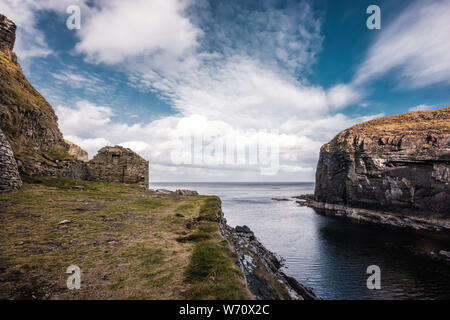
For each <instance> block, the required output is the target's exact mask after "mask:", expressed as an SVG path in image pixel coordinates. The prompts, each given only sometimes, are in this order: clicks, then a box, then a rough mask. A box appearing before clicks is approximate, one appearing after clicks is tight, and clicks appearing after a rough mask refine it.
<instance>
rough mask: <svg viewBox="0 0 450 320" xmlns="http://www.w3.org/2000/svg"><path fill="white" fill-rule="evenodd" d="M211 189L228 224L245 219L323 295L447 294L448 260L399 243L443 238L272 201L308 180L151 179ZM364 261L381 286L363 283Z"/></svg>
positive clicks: (446, 245) (439, 243)
mask: <svg viewBox="0 0 450 320" xmlns="http://www.w3.org/2000/svg"><path fill="white" fill-rule="evenodd" d="M150 188H152V189H158V188H163V189H169V190H175V189H180V188H182V189H191V190H197V191H198V192H199V193H201V194H211V195H217V196H219V197H220V198H221V199H222V209H223V211H224V214H225V217H226V218H227V220H228V224H229V225H231V226H233V227H234V226H236V225H247V226H249V227H250V228H251V229H252V230H253V231H254V232H255V235H256V236H257V237H258V239H259V240H260V241H261V242H262V243H263V244H264V245H265V246H266V247H267V248H268V249H269V250H271V251H273V252H275V253H277V254H279V255H281V256H282V257H283V258H284V259H285V260H286V266H285V270H284V271H285V272H286V273H287V274H289V275H291V276H293V277H295V278H296V279H297V280H298V281H299V282H301V283H302V284H304V285H307V286H309V287H310V288H312V289H313V290H314V291H315V292H316V293H317V294H318V295H319V296H321V297H322V298H324V299H450V268H449V267H448V266H446V265H444V264H441V263H437V262H433V261H430V260H429V259H428V258H423V257H418V256H414V255H413V254H411V253H409V252H408V251H407V250H404V249H398V247H399V246H413V247H424V248H433V249H436V250H440V249H442V250H449V251H450V241H449V239H442V238H438V237H430V236H423V235H418V234H414V233H410V232H404V231H398V230H395V231H394V230H390V229H385V228H379V227H372V226H367V225H361V224H356V223H351V222H348V221H343V220H340V219H338V218H331V217H325V216H321V215H318V214H316V213H315V212H314V211H313V209H311V208H307V207H299V206H298V205H297V204H296V203H295V201H274V200H271V198H272V197H280V198H288V197H292V196H296V195H300V194H305V193H313V189H314V184H312V183H273V184H270V183H269V184H262V183H153V184H151V185H150ZM369 265H378V266H379V267H380V268H381V290H369V289H367V286H366V280H367V277H368V276H369V275H367V274H366V269H367V267H368V266H369Z"/></svg>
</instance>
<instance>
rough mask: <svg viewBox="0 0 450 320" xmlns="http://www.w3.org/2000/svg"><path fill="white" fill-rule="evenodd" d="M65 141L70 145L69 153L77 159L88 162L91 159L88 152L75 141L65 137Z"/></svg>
mask: <svg viewBox="0 0 450 320" xmlns="http://www.w3.org/2000/svg"><path fill="white" fill-rule="evenodd" d="M64 142H65V143H67V144H68V146H69V151H68V152H69V154H70V155H71V156H72V157H74V158H75V159H77V160H80V161H83V162H87V161H88V160H89V155H88V153H87V152H86V151H85V150H83V149H81V148H80V147H79V146H77V145H76V144H75V143H73V142H70V141H69V140H66V139H64Z"/></svg>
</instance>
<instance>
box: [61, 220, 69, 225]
mask: <svg viewBox="0 0 450 320" xmlns="http://www.w3.org/2000/svg"><path fill="white" fill-rule="evenodd" d="M69 223H72V221H70V220H62V221H60V222H58V225H64V224H69Z"/></svg>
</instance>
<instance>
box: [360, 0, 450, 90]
mask: <svg viewBox="0 0 450 320" xmlns="http://www.w3.org/2000/svg"><path fill="white" fill-rule="evenodd" d="M449 16H450V3H449V1H448V0H420V1H416V2H415V4H414V5H411V6H408V7H407V8H406V9H405V10H404V12H403V13H402V14H400V15H399V16H398V17H397V18H396V19H395V20H394V22H393V23H392V24H391V25H389V26H387V27H386V28H384V27H382V29H381V31H380V36H379V38H378V39H377V40H376V41H375V43H374V44H373V45H372V46H371V48H370V50H369V52H368V55H367V58H366V59H365V61H364V62H363V63H362V65H361V66H360V68H359V70H358V72H357V74H356V76H355V80H354V83H355V84H363V83H365V82H368V81H370V80H373V79H376V78H378V77H381V76H382V75H384V74H385V73H387V72H389V71H392V70H394V69H395V70H397V74H398V76H399V78H400V80H401V85H402V86H404V87H409V88H419V87H424V86H428V85H432V84H437V83H445V84H446V85H449V84H450V42H449V41H448V39H449V34H450V23H449V22H448V17H449Z"/></svg>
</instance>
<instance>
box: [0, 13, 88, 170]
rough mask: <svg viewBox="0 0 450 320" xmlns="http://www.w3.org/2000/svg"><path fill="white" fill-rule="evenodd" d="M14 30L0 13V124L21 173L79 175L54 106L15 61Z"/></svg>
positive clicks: (77, 165)
mask: <svg viewBox="0 0 450 320" xmlns="http://www.w3.org/2000/svg"><path fill="white" fill-rule="evenodd" d="M15 30H16V26H15V24H14V23H13V22H12V21H10V20H8V19H7V18H6V17H5V16H3V15H1V14H0V74H1V76H0V128H1V129H2V130H3V133H4V134H5V136H6V138H7V139H8V141H9V143H10V145H11V147H12V150H13V152H14V155H15V157H16V159H17V160H18V161H17V162H18V166H19V169H20V171H21V172H22V173H25V174H27V175H54V176H68V177H78V178H80V177H81V176H80V175H79V166H80V164H79V163H77V161H74V160H76V159H75V158H74V157H73V156H71V155H70V154H69V145H68V144H67V143H65V142H64V139H63V135H62V134H61V132H60V130H59V128H58V118H57V117H56V115H55V112H54V110H53V108H52V107H51V105H50V104H49V103H48V102H47V101H46V100H45V98H44V97H43V96H42V95H41V94H40V93H39V92H38V91H37V90H36V89H35V88H34V87H33V86H32V85H31V84H30V83H29V82H28V81H27V79H26V77H25V75H24V74H23V73H22V69H21V68H20V65H19V64H18V63H17V57H16V55H15V54H14V52H13V48H14V42H15ZM72 166H73V168H72Z"/></svg>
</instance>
